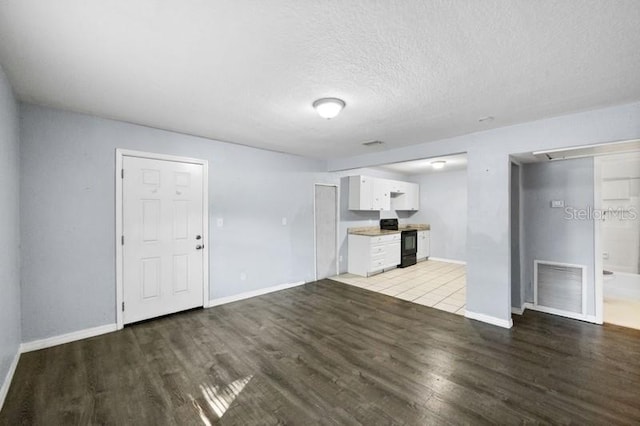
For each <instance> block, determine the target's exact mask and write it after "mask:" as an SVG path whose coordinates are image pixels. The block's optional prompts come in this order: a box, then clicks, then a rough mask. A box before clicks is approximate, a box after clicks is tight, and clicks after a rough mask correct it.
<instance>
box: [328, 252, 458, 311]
mask: <svg viewBox="0 0 640 426" xmlns="http://www.w3.org/2000/svg"><path fill="white" fill-rule="evenodd" d="M329 279H331V280H334V281H339V282H342V283H345V284H350V285H353V286H356V287H360V288H364V289H367V290H371V291H375V292H378V293H382V294H386V295H388V296H393V297H397V298H399V299H403V300H408V301H411V302H413V303H419V304H421V305H425V306H430V307H432V308H436V309H440V310H443V311H447V312H452V313H455V314H458V315H464V312H465V303H466V298H467V284H466V269H465V266H464V265H459V264H456V263H448V262H439V261H435V260H426V261H424V262H419V263H418V264H416V265H413V266H409V267H408V268H397V269H392V270H391V271H388V272H384V273H381V274H377V275H373V276H371V277H368V278H365V277H361V276H358V275H353V274H341V275H338V276H335V277H331V278H329Z"/></svg>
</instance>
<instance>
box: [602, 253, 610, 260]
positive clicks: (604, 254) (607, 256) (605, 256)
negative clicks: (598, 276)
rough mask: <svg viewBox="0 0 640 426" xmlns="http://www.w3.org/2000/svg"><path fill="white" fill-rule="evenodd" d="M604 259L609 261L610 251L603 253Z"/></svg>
mask: <svg viewBox="0 0 640 426" xmlns="http://www.w3.org/2000/svg"><path fill="white" fill-rule="evenodd" d="M602 258H603V259H604V260H609V252H608V251H605V252H603V253H602Z"/></svg>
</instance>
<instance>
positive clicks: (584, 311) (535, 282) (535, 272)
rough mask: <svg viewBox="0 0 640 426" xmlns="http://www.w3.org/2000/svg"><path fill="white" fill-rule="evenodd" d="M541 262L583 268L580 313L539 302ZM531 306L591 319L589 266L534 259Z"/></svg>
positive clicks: (542, 310)
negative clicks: (588, 290)
mask: <svg viewBox="0 0 640 426" xmlns="http://www.w3.org/2000/svg"><path fill="white" fill-rule="evenodd" d="M539 264H543V265H553V266H565V267H567V268H580V269H581V270H582V306H581V312H580V313H579V314H578V313H575V312H569V311H563V310H561V309H555V308H550V307H547V306H541V305H539V304H538V265H539ZM529 308H530V309H534V310H538V311H541V312H547V313H550V314H555V315H560V316H565V317H567V318H573V319H580V320H583V321H589V320H588V319H587V318H590V317H592V316H589V315H587V266H586V265H576V264H573V263H562V262H552V261H548V260H537V259H536V260H534V261H533V305H531V307H529ZM593 318H595V317H593ZM591 322H595V321H591Z"/></svg>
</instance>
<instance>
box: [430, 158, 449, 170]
mask: <svg viewBox="0 0 640 426" xmlns="http://www.w3.org/2000/svg"><path fill="white" fill-rule="evenodd" d="M446 163H447V162H446V161H444V160H438V161H432V162H431V167H433V168H434V169H436V170H440V169H441V168H443V167H444V165H445V164H446Z"/></svg>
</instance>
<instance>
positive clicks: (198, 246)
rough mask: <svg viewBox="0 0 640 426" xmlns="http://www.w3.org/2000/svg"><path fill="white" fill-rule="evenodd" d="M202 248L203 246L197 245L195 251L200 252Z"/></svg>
mask: <svg viewBox="0 0 640 426" xmlns="http://www.w3.org/2000/svg"><path fill="white" fill-rule="evenodd" d="M203 248H204V244H203V245H200V244H198V245H197V246H196V250H202V249H203Z"/></svg>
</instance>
